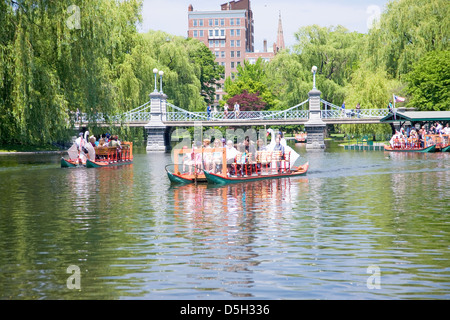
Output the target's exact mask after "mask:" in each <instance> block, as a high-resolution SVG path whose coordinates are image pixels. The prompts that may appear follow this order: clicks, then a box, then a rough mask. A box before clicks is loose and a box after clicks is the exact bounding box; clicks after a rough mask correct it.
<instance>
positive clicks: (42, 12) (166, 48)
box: [0, 0, 223, 144]
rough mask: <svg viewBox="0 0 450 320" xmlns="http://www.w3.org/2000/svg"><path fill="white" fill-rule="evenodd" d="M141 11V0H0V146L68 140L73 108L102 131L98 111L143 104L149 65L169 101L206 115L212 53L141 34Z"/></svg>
mask: <svg viewBox="0 0 450 320" xmlns="http://www.w3.org/2000/svg"><path fill="white" fill-rule="evenodd" d="M141 10H142V0H79V1H77V2H76V5H74V4H73V1H72V0H60V1H50V0H1V1H0V25H1V28H0V144H13V143H14V144H16V143H17V144H47V143H51V142H55V141H61V140H65V139H67V138H68V137H69V135H70V134H71V128H73V122H74V120H75V118H74V115H75V113H76V112H77V111H79V112H82V113H86V114H87V116H88V119H89V120H90V124H89V130H90V131H91V132H94V133H98V132H100V131H101V130H103V129H100V128H99V127H97V124H96V122H95V121H96V120H95V119H96V117H97V115H98V114H100V113H101V114H104V115H106V116H114V115H119V114H121V113H123V112H124V111H128V110H131V109H133V108H136V107H138V106H140V105H142V104H144V103H146V102H147V101H148V100H149V97H148V94H149V93H150V92H152V91H153V87H154V84H155V83H154V77H153V72H152V70H153V69H154V68H155V67H156V68H158V69H160V70H163V71H164V72H165V75H164V79H163V81H164V92H165V93H167V94H168V96H169V99H170V101H171V102H172V103H174V104H176V105H178V106H180V107H182V108H185V109H188V110H203V109H204V107H205V105H206V102H208V101H210V100H211V98H212V97H214V94H215V84H216V82H217V80H218V79H220V74H221V73H223V70H222V69H221V67H219V66H218V65H217V64H216V63H215V61H214V55H213V54H212V53H211V52H210V51H209V49H208V48H207V47H206V46H205V45H204V44H203V43H201V42H199V41H197V40H193V39H184V38H183V37H174V36H171V35H169V34H166V33H164V32H154V31H151V32H149V33H147V34H140V33H138V32H137V25H138V24H139V23H140V22H141V20H142V18H141ZM107 121H112V119H111V117H110V118H109V119H108V118H107ZM114 130H116V131H117V132H120V133H121V134H126V133H127V132H129V131H130V130H129V129H128V128H127V127H126V126H123V127H122V128H115V129H114Z"/></svg>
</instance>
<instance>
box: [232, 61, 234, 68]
mask: <svg viewBox="0 0 450 320" xmlns="http://www.w3.org/2000/svg"><path fill="white" fill-rule="evenodd" d="M233 68H234V61H231V69H233Z"/></svg>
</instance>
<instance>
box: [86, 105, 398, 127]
mask: <svg viewBox="0 0 450 320" xmlns="http://www.w3.org/2000/svg"><path fill="white" fill-rule="evenodd" d="M308 102H309V99H307V100H305V101H303V102H302V103H300V104H298V105H295V106H293V107H291V108H288V109H285V110H274V111H240V112H239V113H235V112H234V111H228V112H227V113H224V112H223V111H216V112H214V111H212V112H211V113H210V115H209V116H208V113H207V112H192V111H188V110H184V109H182V108H179V107H177V106H175V105H173V104H171V103H169V102H166V110H161V122H162V123H163V124H164V125H165V126H167V127H189V126H194V125H198V124H201V125H202V126H204V127H208V126H217V127H220V126H261V125H302V124H305V123H306V122H308V120H309V115H310V110H309V109H306V108H307V106H305V105H306V104H307V103H308ZM320 102H321V110H320V118H321V119H322V120H323V122H324V123H325V124H329V125H332V124H375V123H380V119H382V118H383V117H385V116H387V115H388V114H389V112H388V110H387V109H386V108H385V109H360V110H359V112H357V110H356V109H350V110H349V109H346V110H342V109H341V108H340V107H338V106H336V105H334V104H332V103H330V102H327V101H325V100H323V99H321V100H320ZM151 120H152V112H151V101H148V102H147V103H145V104H143V105H142V106H140V107H138V108H135V109H133V110H131V111H128V112H125V113H123V114H120V115H117V116H113V117H107V116H105V115H103V114H97V115H95V116H94V117H88V115H87V114H81V115H80V117H79V119H78V121H79V122H78V125H79V126H86V125H88V124H89V122H93V121H95V122H96V123H97V124H102V123H104V124H106V123H112V124H116V125H128V126H130V127H146V126H147V124H149V122H150V121H151Z"/></svg>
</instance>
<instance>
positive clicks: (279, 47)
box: [275, 11, 285, 53]
mask: <svg viewBox="0 0 450 320" xmlns="http://www.w3.org/2000/svg"><path fill="white" fill-rule="evenodd" d="M283 49H285V45H284V35H283V25H282V23H281V11H280V13H279V17H278V32H277V43H276V50H275V53H277V52H278V51H280V50H283Z"/></svg>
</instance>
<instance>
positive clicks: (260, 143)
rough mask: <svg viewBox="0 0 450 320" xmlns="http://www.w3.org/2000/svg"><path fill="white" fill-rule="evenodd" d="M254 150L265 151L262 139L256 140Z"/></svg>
mask: <svg viewBox="0 0 450 320" xmlns="http://www.w3.org/2000/svg"><path fill="white" fill-rule="evenodd" d="M256 149H257V151H266V150H267V147H266V145H265V144H264V141H263V140H262V139H258V140H256Z"/></svg>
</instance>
